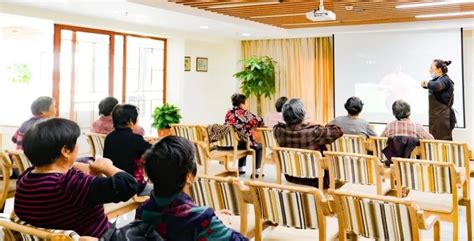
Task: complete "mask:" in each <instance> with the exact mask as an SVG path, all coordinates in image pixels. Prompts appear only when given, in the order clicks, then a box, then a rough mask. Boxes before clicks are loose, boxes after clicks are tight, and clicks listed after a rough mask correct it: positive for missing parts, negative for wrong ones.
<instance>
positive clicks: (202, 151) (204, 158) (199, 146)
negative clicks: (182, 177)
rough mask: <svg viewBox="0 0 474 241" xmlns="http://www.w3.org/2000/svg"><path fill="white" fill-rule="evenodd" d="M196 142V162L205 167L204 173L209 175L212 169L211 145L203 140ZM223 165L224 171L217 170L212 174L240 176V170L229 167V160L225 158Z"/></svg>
mask: <svg viewBox="0 0 474 241" xmlns="http://www.w3.org/2000/svg"><path fill="white" fill-rule="evenodd" d="M193 144H194V148H195V150H196V152H195V155H196V157H195V158H196V163H197V164H198V167H203V169H204V172H203V174H204V175H209V169H210V166H211V160H212V159H211V158H212V157H211V154H210V152H209V146H208V145H207V144H206V143H204V142H202V141H197V142H193ZM223 162H224V163H223V164H224V165H223V166H224V171H220V172H217V173H213V174H212V175H215V176H234V177H238V176H239V171H238V170H237V169H236V168H231V167H229V164H228V163H227V162H228V160H226V159H224V160H223ZM199 169H200V168H198V173H199Z"/></svg>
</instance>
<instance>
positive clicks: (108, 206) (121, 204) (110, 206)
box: [104, 198, 135, 214]
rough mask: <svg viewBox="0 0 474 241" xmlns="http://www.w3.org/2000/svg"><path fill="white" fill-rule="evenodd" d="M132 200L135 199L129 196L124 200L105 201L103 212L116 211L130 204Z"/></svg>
mask: <svg viewBox="0 0 474 241" xmlns="http://www.w3.org/2000/svg"><path fill="white" fill-rule="evenodd" d="M134 202H135V200H133V198H130V199H129V200H128V201H126V202H119V203H107V204H104V212H105V214H108V213H111V212H113V211H116V210H118V209H121V208H124V207H126V206H128V205H131V204H133V203H134Z"/></svg>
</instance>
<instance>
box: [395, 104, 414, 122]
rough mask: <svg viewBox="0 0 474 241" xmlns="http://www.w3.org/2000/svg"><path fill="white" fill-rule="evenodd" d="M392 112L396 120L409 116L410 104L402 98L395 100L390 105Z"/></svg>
mask: <svg viewBox="0 0 474 241" xmlns="http://www.w3.org/2000/svg"><path fill="white" fill-rule="evenodd" d="M392 112H393V115H394V116H395V118H397V120H401V119H405V118H408V117H410V114H411V113H410V112H411V110H410V105H409V104H408V103H407V102H405V101H403V100H396V101H395V102H393V105H392Z"/></svg>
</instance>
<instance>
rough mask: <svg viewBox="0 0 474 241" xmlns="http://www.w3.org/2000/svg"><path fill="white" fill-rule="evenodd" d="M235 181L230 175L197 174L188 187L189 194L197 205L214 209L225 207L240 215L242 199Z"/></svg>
mask: <svg viewBox="0 0 474 241" xmlns="http://www.w3.org/2000/svg"><path fill="white" fill-rule="evenodd" d="M236 182H238V181H237V180H236V179H235V178H232V177H227V178H224V177H217V176H205V175H198V176H197V177H196V179H195V180H194V183H193V185H192V186H191V188H190V194H191V197H192V198H193V200H194V201H195V202H196V204H198V205H199V206H207V207H211V208H213V209H214V210H222V209H226V210H229V211H231V212H232V214H234V215H240V213H241V208H242V207H241V205H242V204H243V201H242V198H241V194H240V190H239V187H238V185H237V184H236Z"/></svg>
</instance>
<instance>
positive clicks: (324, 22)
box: [281, 21, 341, 26]
mask: <svg viewBox="0 0 474 241" xmlns="http://www.w3.org/2000/svg"><path fill="white" fill-rule="evenodd" d="M334 23H341V21H322V22H313V23H285V24H282V25H281V26H300V25H302V26H303V25H321V24H334Z"/></svg>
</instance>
